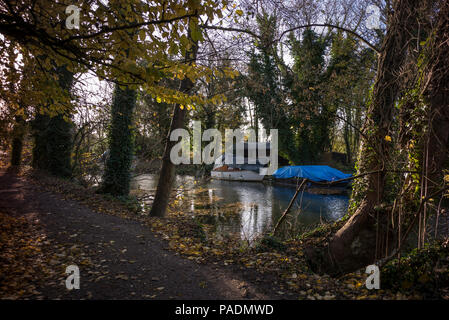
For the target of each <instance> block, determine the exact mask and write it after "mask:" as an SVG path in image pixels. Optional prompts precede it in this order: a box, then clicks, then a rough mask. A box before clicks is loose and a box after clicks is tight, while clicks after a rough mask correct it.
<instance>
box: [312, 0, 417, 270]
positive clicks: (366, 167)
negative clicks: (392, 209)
mask: <svg viewBox="0 0 449 320" xmlns="http://www.w3.org/2000/svg"><path fill="white" fill-rule="evenodd" d="M414 6H416V2H415V1H413V0H405V1H396V2H395V5H394V12H393V14H392V16H391V17H390V19H389V24H388V30H387V34H386V36H385V39H384V42H383V45H382V50H381V55H380V57H379V62H378V72H377V76H376V81H375V84H374V90H373V96H372V98H373V99H372V104H371V106H370V108H369V110H368V115H367V118H368V121H367V126H366V127H365V135H366V136H367V137H368V140H367V141H366V140H365V141H363V144H362V146H361V153H360V158H359V172H360V173H361V172H370V171H377V170H382V169H384V166H385V165H386V163H388V161H389V160H390V158H389V157H390V156H391V150H390V144H389V142H388V141H386V139H385V137H386V136H388V135H391V133H390V129H391V125H392V121H393V117H394V110H395V108H394V105H395V102H396V98H397V95H398V92H399V83H398V81H397V77H398V75H397V71H398V70H400V67H401V66H402V64H403V62H404V59H405V57H406V54H407V52H406V49H407V46H406V44H407V42H408V41H409V39H410V38H409V37H411V32H410V31H412V32H413V31H414V30H415V26H416V22H417V21H416V12H415V10H413V9H414ZM364 180H365V181H364V187H363V188H361V189H360V190H354V192H355V193H356V194H357V192H358V193H359V194H361V196H360V198H361V200H359V203H358V204H357V210H356V211H355V213H354V214H353V215H352V216H351V217H350V219H349V220H348V221H347V222H346V224H345V225H344V226H343V227H342V228H341V229H340V230H338V231H337V233H336V234H335V235H334V237H333V238H332V239H331V241H330V243H329V247H328V248H327V250H326V252H320V253H319V255H320V257H317V251H316V250H312V249H310V248H309V249H307V250H306V253H307V254H308V257H309V259H310V261H311V262H312V264H313V262H314V261H321V266H319V267H320V268H321V271H324V272H328V273H330V274H339V273H345V272H350V271H353V270H357V269H359V268H361V267H363V266H366V265H368V264H371V263H373V262H374V261H375V259H376V258H377V257H378V254H379V252H380V251H381V250H382V249H383V248H380V247H379V244H378V243H377V235H378V234H380V233H381V232H384V233H385V232H388V231H387V230H382V228H383V221H385V220H386V213H385V212H384V211H383V210H379V208H380V207H379V205H380V204H381V201H382V198H383V193H384V187H385V172H379V173H377V174H372V175H368V176H366V179H364ZM390 247H391V246H390Z"/></svg>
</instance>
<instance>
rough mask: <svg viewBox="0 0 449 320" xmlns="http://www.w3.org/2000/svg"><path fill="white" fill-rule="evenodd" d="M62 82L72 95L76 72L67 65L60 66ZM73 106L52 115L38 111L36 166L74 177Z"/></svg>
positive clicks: (66, 92) (36, 121)
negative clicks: (66, 66) (71, 70)
mask: <svg viewBox="0 0 449 320" xmlns="http://www.w3.org/2000/svg"><path fill="white" fill-rule="evenodd" d="M55 72H56V73H57V75H58V85H59V86H60V87H61V89H62V90H63V92H64V94H66V95H69V94H70V89H71V87H72V84H73V73H72V72H70V71H68V70H67V68H65V67H63V66H62V67H57V68H56V70H55ZM70 112H71V111H70V107H68V106H66V109H65V110H62V111H61V112H60V113H59V114H58V115H56V116H53V117H50V116H48V115H47V114H40V113H39V112H37V114H36V117H35V120H34V122H33V128H34V142H35V143H34V148H33V167H35V168H37V169H42V170H46V171H48V172H50V173H51V174H53V175H55V176H60V177H65V178H67V177H70V176H71V174H72V168H71V154H72V138H73V134H72V129H73V127H72V124H71V123H70V122H68V121H67V118H70V117H71V113H70Z"/></svg>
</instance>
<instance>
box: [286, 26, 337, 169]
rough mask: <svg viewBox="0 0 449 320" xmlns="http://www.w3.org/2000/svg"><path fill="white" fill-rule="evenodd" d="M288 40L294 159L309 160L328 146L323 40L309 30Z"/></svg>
mask: <svg viewBox="0 0 449 320" xmlns="http://www.w3.org/2000/svg"><path fill="white" fill-rule="evenodd" d="M290 43H291V46H292V49H291V54H292V56H293V58H294V65H293V74H292V76H291V79H290V81H289V84H290V88H291V97H292V99H293V105H292V121H293V126H294V131H295V137H296V152H297V154H298V161H297V162H299V163H313V162H315V161H317V160H318V159H319V157H320V155H321V154H322V153H323V152H324V151H326V150H329V149H330V137H329V132H330V128H331V125H332V124H333V122H334V114H335V108H334V107H333V106H332V105H329V104H327V103H326V101H325V95H326V91H325V86H324V85H325V81H326V80H327V79H326V78H327V77H326V73H325V70H326V69H325V62H324V55H325V50H326V46H327V43H326V40H325V39H322V38H320V37H319V36H318V35H317V34H316V33H315V32H314V31H313V30H312V29H306V30H304V32H303V33H302V38H301V40H296V39H295V38H294V36H293V34H291V35H290Z"/></svg>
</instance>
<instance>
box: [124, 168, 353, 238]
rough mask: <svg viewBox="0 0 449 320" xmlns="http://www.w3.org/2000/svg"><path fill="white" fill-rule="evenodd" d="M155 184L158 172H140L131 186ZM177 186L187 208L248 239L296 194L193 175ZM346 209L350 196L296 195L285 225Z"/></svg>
mask: <svg viewBox="0 0 449 320" xmlns="http://www.w3.org/2000/svg"><path fill="white" fill-rule="evenodd" d="M199 185H200V186H199ZM156 187H157V176H155V175H140V176H138V177H136V178H134V179H133V182H132V186H131V188H132V189H134V190H135V189H141V190H145V191H148V192H153V193H154V191H155V189H156ZM175 188H176V189H178V195H179V194H182V195H183V198H182V199H181V200H179V202H180V203H181V204H182V205H184V208H186V209H187V211H190V212H191V213H192V214H194V215H196V216H198V217H201V218H203V219H202V221H205V223H212V224H214V225H215V227H216V231H218V232H219V233H222V234H225V233H229V232H233V233H240V234H241V237H242V239H248V240H251V239H253V238H254V237H256V236H257V235H260V234H262V233H264V232H266V231H269V230H271V228H272V227H273V225H274V224H275V223H276V221H277V220H278V219H279V217H280V215H281V214H282V212H283V211H284V210H285V209H286V208H287V206H288V204H289V202H290V199H291V198H292V197H293V195H294V193H295V189H294V188H291V187H284V186H277V185H268V184H264V183H258V182H237V181H222V180H210V181H207V182H206V183H204V184H201V182H199V181H196V180H195V178H194V177H192V176H177V177H176V182H175ZM182 190H185V191H182ZM347 208H348V197H347V196H343V195H316V194H310V193H307V192H304V193H303V194H302V195H301V194H300V195H299V196H298V197H297V200H296V203H295V205H294V206H293V207H292V210H291V212H290V217H289V220H288V221H287V223H286V224H287V225H286V226H285V228H288V227H289V226H290V227H292V226H293V224H294V226H293V227H295V228H300V229H301V228H302V229H304V228H306V227H310V226H313V225H316V224H318V223H319V222H320V221H334V220H337V219H339V218H341V217H342V216H344V215H345V213H346V211H347Z"/></svg>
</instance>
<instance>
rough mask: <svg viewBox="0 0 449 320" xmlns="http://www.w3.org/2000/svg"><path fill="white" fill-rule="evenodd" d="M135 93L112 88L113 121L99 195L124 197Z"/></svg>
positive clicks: (131, 145)
mask: <svg viewBox="0 0 449 320" xmlns="http://www.w3.org/2000/svg"><path fill="white" fill-rule="evenodd" d="M136 96H137V93H136V91H135V90H132V89H129V88H127V87H126V88H121V87H120V86H119V85H116V86H115V90H114V97H113V100H112V109H111V113H112V120H111V126H110V129H109V134H108V139H109V157H108V159H107V161H106V168H105V172H104V176H103V182H102V186H101V188H100V192H102V193H109V194H112V195H114V196H126V195H128V193H129V184H130V180H131V174H130V168H131V162H132V158H133V153H134V136H133V111H134V108H135V105H136Z"/></svg>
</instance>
